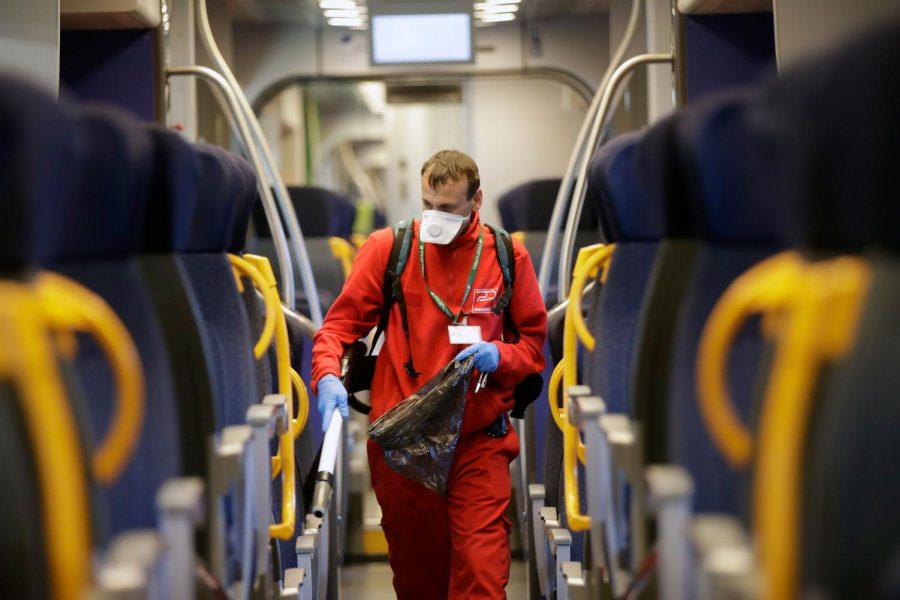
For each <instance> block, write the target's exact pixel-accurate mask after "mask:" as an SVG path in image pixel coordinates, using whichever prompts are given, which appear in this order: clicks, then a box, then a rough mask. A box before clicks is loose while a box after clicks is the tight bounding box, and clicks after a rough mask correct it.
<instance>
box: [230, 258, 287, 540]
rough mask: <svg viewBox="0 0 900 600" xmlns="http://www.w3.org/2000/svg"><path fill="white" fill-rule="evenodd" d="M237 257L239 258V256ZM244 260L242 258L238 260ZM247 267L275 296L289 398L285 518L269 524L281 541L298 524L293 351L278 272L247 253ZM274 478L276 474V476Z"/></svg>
mask: <svg viewBox="0 0 900 600" xmlns="http://www.w3.org/2000/svg"><path fill="white" fill-rule="evenodd" d="M235 258H237V257H235ZM238 260H241V259H238ZM242 262H244V263H246V265H245V266H247V267H252V268H254V269H256V270H257V271H258V272H259V273H260V274H262V277H263V281H264V282H265V284H266V286H267V287H266V289H265V290H264V291H263V293H264V294H267V295H268V296H269V297H270V298H271V297H274V305H275V308H274V310H273V309H270V308H269V304H268V303H267V305H266V306H267V307H266V311H267V312H268V311H269V310H272V311H273V312H274V313H275V355H276V358H277V363H278V368H277V372H278V393H279V394H282V395H283V396H284V397H285V399H286V400H287V419H288V427H287V431H285V432H284V433H283V434H281V435H280V436H279V444H278V456H277V457H276V458H278V466H279V470H280V472H281V483H282V492H281V521H280V522H278V523H274V524H273V525H270V526H269V535H270V536H271V537H273V538H276V539H280V540H288V539H290V538H291V536H292V535H293V534H294V528H295V527H296V523H297V502H296V473H295V464H294V427H293V423H294V416H293V412H294V401H293V388H292V387H291V352H290V342H289V341H288V332H287V322H286V321H285V318H284V311H283V310H282V308H281V300H280V299H279V298H278V283H277V282H276V281H275V273H274V272H273V271H272V265H271V264H270V263H269V259H267V258H265V257H263V256H256V255H253V254H246V255H244V259H243V261H242ZM274 463H275V460H274V459H273V472H275V470H274V469H275V465H274ZM273 478H274V476H273Z"/></svg>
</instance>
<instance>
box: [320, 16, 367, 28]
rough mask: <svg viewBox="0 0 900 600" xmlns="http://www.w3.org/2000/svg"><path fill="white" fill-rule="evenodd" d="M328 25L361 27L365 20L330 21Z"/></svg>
mask: <svg viewBox="0 0 900 600" xmlns="http://www.w3.org/2000/svg"><path fill="white" fill-rule="evenodd" d="M328 24H329V25H331V26H334V27H361V26H362V25H363V20H362V19H351V18H337V19H328Z"/></svg>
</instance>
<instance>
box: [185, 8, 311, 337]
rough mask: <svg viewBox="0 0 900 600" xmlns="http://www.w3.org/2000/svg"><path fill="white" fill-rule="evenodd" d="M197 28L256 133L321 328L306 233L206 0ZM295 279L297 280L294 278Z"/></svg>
mask: <svg viewBox="0 0 900 600" xmlns="http://www.w3.org/2000/svg"><path fill="white" fill-rule="evenodd" d="M197 26H198V27H199V29H200V39H201V40H202V41H203V46H204V48H206V51H207V53H208V54H209V56H210V58H211V59H212V61H213V63H214V64H215V65H216V67H217V68H218V70H219V71H221V73H222V75H223V76H224V77H225V80H226V81H227V82H228V84H229V85H230V86H231V88H232V90H233V91H234V95H235V98H236V99H237V102H238V106H239V107H240V109H241V110H242V111H243V113H244V116H245V117H246V119H247V123H248V124H249V127H250V131H251V133H252V138H251V140H252V142H253V143H255V145H256V147H257V149H258V150H259V151H260V153H261V154H262V158H263V166H264V167H265V171H264V172H265V174H266V176H267V177H268V180H269V184H270V185H271V187H272V188H273V189H274V190H275V198H276V200H277V201H278V207H279V208H280V209H281V215H282V216H283V217H284V224H285V227H286V229H287V231H288V234H289V235H290V237H289V244H290V248H291V249H292V250H293V253H294V257H295V258H296V259H297V265H298V267H299V270H300V278H301V280H302V281H303V291H304V293H305V294H306V300H307V302H308V303H309V313H310V317H311V318H312V321H313V322H314V323H315V324H316V325H319V326H321V325H322V321H323V318H322V306H321V304H320V303H319V293H318V289H317V288H316V281H315V277H314V276H313V270H312V265H311V264H310V261H309V254H308V253H307V251H306V244H305V242H304V239H303V232H302V231H301V229H300V222H299V221H298V220H297V213H296V212H295V211H294V205H293V204H292V203H291V199H290V196H289V195H288V191H287V188H286V187H285V186H284V181H282V179H281V174H280V173H278V170H277V169H276V168H275V161H274V159H273V157H272V151H271V150H270V148H269V144H268V142H267V141H266V138H265V136H264V135H263V132H262V129H261V128H260V126H259V122H258V121H257V119H256V115H255V114H254V112H253V109H252V108H251V107H250V103H249V102H247V98H246V96H244V92H243V90H241V87H240V85H238V82H237V79H235V77H234V74H233V73H232V72H231V69H230V68H229V66H228V63H227V62H225V58H224V57H223V56H222V53H221V52H220V51H219V47H218V45H217V44H216V40H215V37H214V36H213V34H212V29H211V28H210V26H209V17H208V15H207V12H206V0H197ZM270 227H271V226H270ZM292 274H293V273H292ZM291 280H292V281H293V277H292V278H291ZM283 300H284V301H285V302H286V303H287V305H288V306H289V307H290V308H294V307H295V306H296V295H291V296H290V297H286V298H283Z"/></svg>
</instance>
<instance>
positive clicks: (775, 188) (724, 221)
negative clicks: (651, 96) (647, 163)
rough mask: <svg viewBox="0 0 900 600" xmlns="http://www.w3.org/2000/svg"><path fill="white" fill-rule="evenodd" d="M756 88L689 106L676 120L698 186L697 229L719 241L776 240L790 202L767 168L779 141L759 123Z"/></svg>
mask: <svg viewBox="0 0 900 600" xmlns="http://www.w3.org/2000/svg"><path fill="white" fill-rule="evenodd" d="M757 100H758V93H756V92H746V91H739V92H731V93H728V94H724V95H720V96H717V97H712V98H709V99H708V100H706V101H704V102H702V103H700V104H697V105H696V106H692V107H691V108H689V109H688V110H686V111H684V114H683V116H682V118H681V119H680V120H679V123H678V136H679V144H680V145H681V146H682V147H683V148H685V155H686V156H687V157H688V161H689V164H688V165H687V169H688V171H689V173H690V175H691V177H692V178H693V182H694V184H695V185H696V191H697V196H696V198H695V199H696V200H697V202H698V206H697V208H698V210H697V212H696V215H697V216H698V217H699V218H698V221H697V223H696V229H697V232H698V234H699V235H700V236H701V237H703V238H706V239H710V240H712V241H714V242H719V243H740V244H744V243H748V244H764V245H770V244H776V243H779V242H783V241H784V239H785V238H786V231H785V228H786V227H788V226H789V224H790V221H791V220H790V218H789V214H788V212H787V210H788V207H787V205H786V204H785V202H783V201H780V200H781V196H780V193H779V189H780V188H781V186H780V183H779V181H778V178H777V177H774V174H773V173H772V172H771V171H770V170H768V169H766V168H765V162H764V161H766V160H767V157H768V156H770V154H771V152H772V148H773V146H774V145H777V140H774V139H771V138H769V137H768V136H767V134H766V132H765V130H764V129H763V128H760V127H758V126H757V121H756V118H755V117H754V116H753V115H754V102H756V101H757Z"/></svg>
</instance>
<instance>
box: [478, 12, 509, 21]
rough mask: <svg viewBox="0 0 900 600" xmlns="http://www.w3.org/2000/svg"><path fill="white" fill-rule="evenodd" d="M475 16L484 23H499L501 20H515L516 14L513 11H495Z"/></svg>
mask: <svg viewBox="0 0 900 600" xmlns="http://www.w3.org/2000/svg"><path fill="white" fill-rule="evenodd" d="M475 16H476V17H477V18H479V19H481V20H482V21H483V22H485V23H500V22H502V21H515V20H516V15H514V14H513V13H508V12H506V13H495V14H482V15H478V14H476V15H475Z"/></svg>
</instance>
